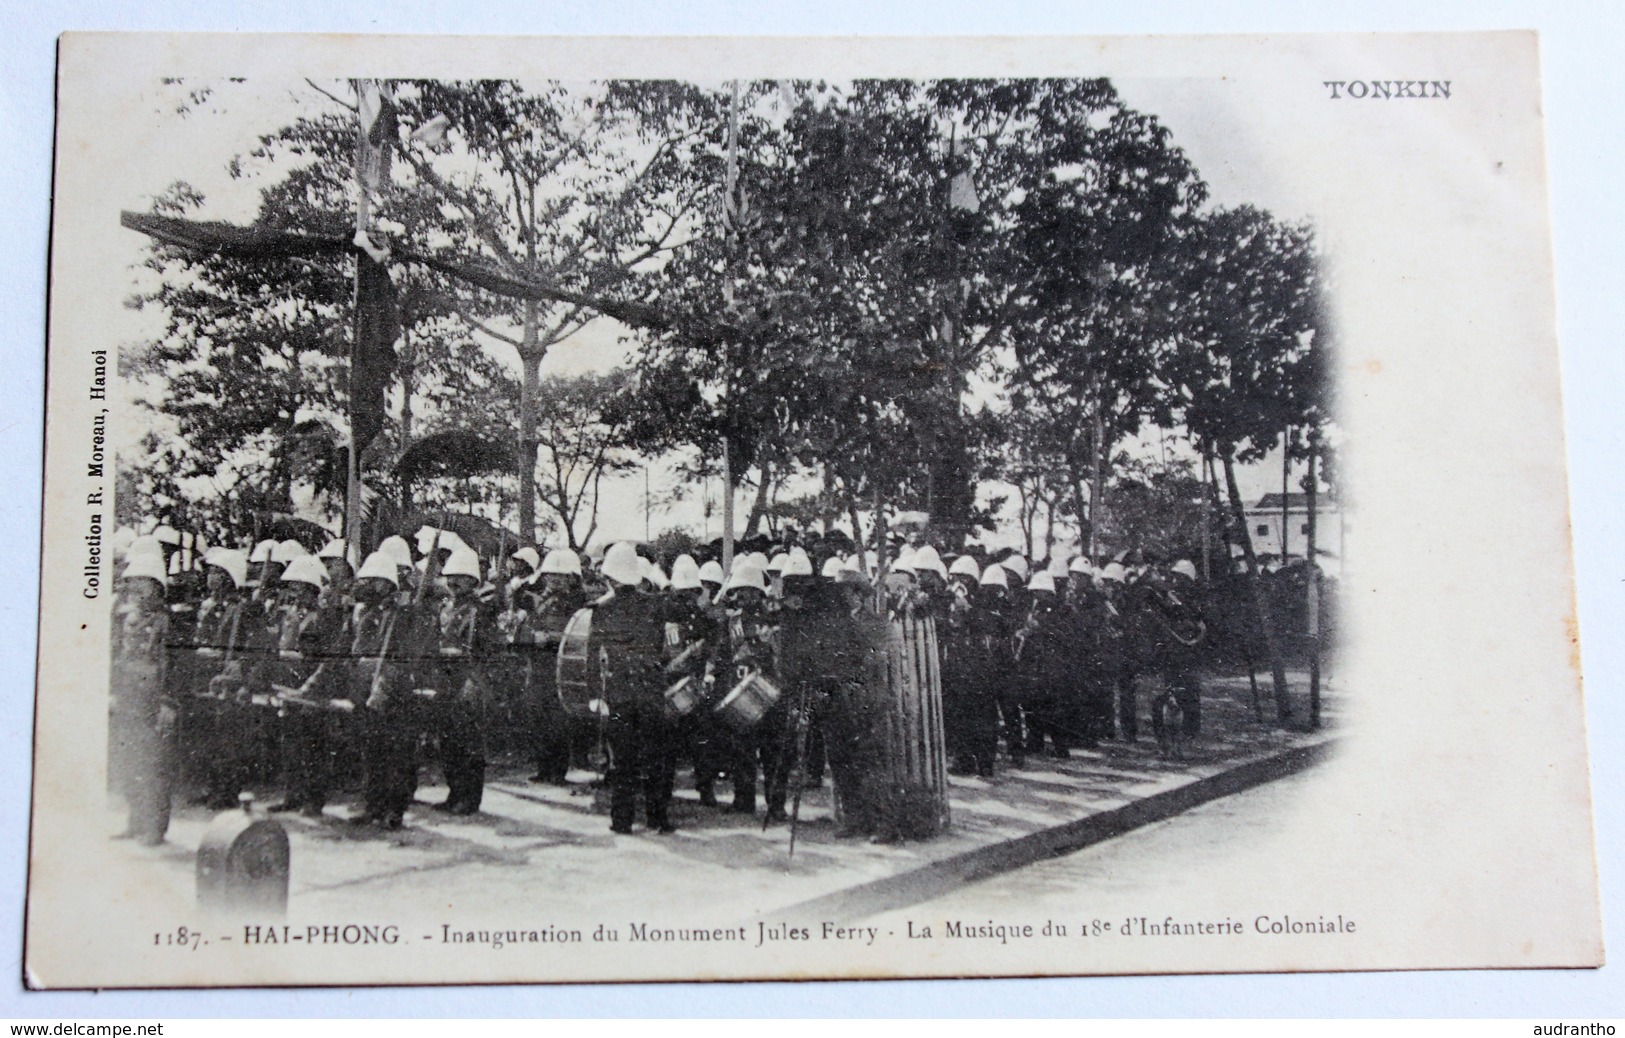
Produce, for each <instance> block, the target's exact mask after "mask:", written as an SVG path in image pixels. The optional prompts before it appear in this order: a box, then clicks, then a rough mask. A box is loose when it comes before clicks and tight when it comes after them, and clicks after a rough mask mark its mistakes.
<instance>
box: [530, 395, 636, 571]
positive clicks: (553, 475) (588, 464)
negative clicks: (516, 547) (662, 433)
mask: <svg viewBox="0 0 1625 1038" xmlns="http://www.w3.org/2000/svg"><path fill="white" fill-rule="evenodd" d="M630 385H631V375H630V373H629V372H626V371H624V370H618V371H613V372H611V373H609V374H606V375H580V376H577V377H574V378H546V379H542V380H541V381H540V382H539V383H538V384H537V387H536V394H535V399H534V402H533V403H532V405H531V406H532V407H533V408H534V409H535V413H534V415H533V418H534V420H535V422H536V440H537V443H538V444H539V445H540V447H541V451H540V455H539V457H538V458H537V461H536V468H537V472H538V474H539V476H538V479H537V489H538V491H539V492H540V497H541V502H542V505H543V507H544V508H546V509H547V510H548V511H549V512H551V513H552V515H553V516H554V517H555V518H556V519H557V522H558V528H559V529H560V531H562V533H563V534H564V537H565V539H566V540H567V541H568V542H569V545H570V547H571V549H573V550H575V551H581V550H582V549H584V548H585V547H586V546H587V544H588V543H589V542H590V541H591V540H592V538H593V535H594V534H595V533H597V532H598V506H599V489H600V488H601V487H602V485H603V481H604V477H605V476H607V475H613V474H615V473H617V472H624V471H627V470H629V469H632V468H635V467H636V463H635V461H634V460H633V459H632V458H631V457H630V456H629V454H628V453H627V450H626V447H627V440H626V424H627V415H628V413H629V409H628V407H627V405H626V396H627V393H628V390H629V387H630ZM521 462H523V459H521Z"/></svg>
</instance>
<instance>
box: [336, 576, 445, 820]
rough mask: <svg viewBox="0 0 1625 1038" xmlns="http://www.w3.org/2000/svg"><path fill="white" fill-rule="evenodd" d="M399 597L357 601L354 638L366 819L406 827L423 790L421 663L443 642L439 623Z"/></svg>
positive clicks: (352, 692) (352, 689)
mask: <svg viewBox="0 0 1625 1038" xmlns="http://www.w3.org/2000/svg"><path fill="white" fill-rule="evenodd" d="M422 615H423V614H422V611H421V610H420V609H419V608H418V607H417V606H415V605H412V604H407V605H401V604H400V603H399V602H398V600H397V599H395V598H394V597H391V598H389V599H386V600H385V601H383V602H381V603H362V604H358V605H357V606H356V607H355V611H354V613H352V615H351V622H350V626H349V629H348V631H347V632H346V633H347V635H348V637H349V641H350V659H349V681H348V682H347V685H348V691H349V699H350V701H351V702H353V703H356V704H358V705H359V706H360V707H362V710H361V711H360V712H359V716H360V717H361V720H362V728H363V736H362V738H363V741H364V750H363V754H364V757H365V762H366V785H365V791H364V794H363V800H364V813H363V815H362V816H361V820H365V821H373V822H377V823H379V824H381V825H383V826H385V827H386V828H391V829H398V828H400V826H401V824H402V820H403V818H404V817H405V815H406V809H407V807H409V806H410V805H411V803H412V795H413V793H415V792H416V791H417V760H416V751H417V738H418V730H419V713H420V712H419V710H418V707H417V702H416V696H414V695H413V689H414V688H416V687H417V686H416V682H415V678H416V674H415V672H414V665H415V663H416V662H417V659H418V655H419V654H420V653H422V652H427V653H430V654H432V653H434V652H435V651H436V649H437V648H438V642H439V637H438V632H437V631H436V630H435V625H434V621H433V619H432V618H429V620H428V623H427V624H425V623H423V622H422V619H421V618H422Z"/></svg>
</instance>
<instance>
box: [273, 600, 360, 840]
mask: <svg viewBox="0 0 1625 1038" xmlns="http://www.w3.org/2000/svg"><path fill="white" fill-rule="evenodd" d="M273 619H274V627H273V630H274V632H275V640H274V641H273V642H272V644H271V645H270V647H269V651H267V652H266V653H265V654H264V659H263V661H262V662H261V664H260V665H259V666H258V667H256V668H255V673H254V678H253V682H252V684H251V686H250V687H251V688H252V689H253V691H254V693H255V694H256V695H258V696H264V697H266V698H267V699H269V698H270V697H272V696H282V695H285V694H286V693H288V692H293V693H296V698H297V699H298V700H303V701H304V702H294V701H287V700H285V701H284V702H283V703H282V705H281V707H280V715H281V716H280V718H279V720H280V722H281V724H280V728H281V734H282V761H283V768H284V772H285V774H286V782H287V796H286V797H285V798H284V799H283V801H282V803H280V804H278V805H276V806H275V807H273V808H272V810H284V811H304V812H305V813H307V814H309V815H313V816H314V815H319V814H321V813H322V808H324V807H326V806H327V801H328V798H329V797H330V796H331V795H332V788H333V776H334V772H335V770H336V764H337V760H338V748H339V746H340V745H341V744H342V741H343V737H344V732H343V729H342V728H341V727H340V726H341V725H342V723H343V722H342V721H341V720H340V719H339V715H338V714H337V713H336V712H335V711H333V710H332V709H330V708H329V706H328V701H329V700H330V699H331V698H333V690H335V689H338V690H339V691H342V689H339V683H338V682H336V680H335V679H334V678H332V677H329V675H330V674H331V673H332V670H333V668H332V667H331V666H327V667H324V666H323V664H324V663H327V662H328V661H329V659H330V657H332V656H334V655H335V654H336V653H338V652H339V651H340V649H341V648H343V646H344V642H343V638H344V621H343V614H342V613H340V612H338V611H337V610H335V609H331V608H323V607H321V606H320V605H314V606H307V605H303V604H300V603H297V602H285V603H283V605H282V606H281V607H280V608H279V609H278V610H277V611H276V613H275V614H274V617H273ZM318 672H320V676H319V677H318Z"/></svg>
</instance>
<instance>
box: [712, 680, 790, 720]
mask: <svg viewBox="0 0 1625 1038" xmlns="http://www.w3.org/2000/svg"><path fill="white" fill-rule="evenodd" d="M781 695H783V693H782V692H780V691H779V686H777V685H775V684H774V683H773V682H771V681H769V680H768V679H767V678H765V677H763V676H762V674H761V672H760V671H751V672H750V673H749V674H746V675H745V676H744V677H743V678H741V679H740V681H739V684H737V685H735V686H734V687H733V691H732V692H729V693H728V694H727V696H725V697H724V698H723V700H722V702H720V703H718V704H717V716H718V717H721V718H722V719H723V720H724V721H726V722H728V723H729V724H730V725H732V726H733V727H735V728H737V729H739V730H740V731H748V730H749V729H751V728H754V727H755V726H756V725H757V724H759V723H761V720H762V718H763V716H765V715H766V714H767V712H768V711H769V710H771V709H773V705H774V704H775V703H777V702H778V701H779V697H780V696H781Z"/></svg>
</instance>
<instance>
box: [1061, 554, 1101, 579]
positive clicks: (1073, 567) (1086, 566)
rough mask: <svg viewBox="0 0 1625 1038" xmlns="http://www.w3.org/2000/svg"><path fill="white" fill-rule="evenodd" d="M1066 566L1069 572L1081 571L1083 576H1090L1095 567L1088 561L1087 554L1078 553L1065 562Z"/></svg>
mask: <svg viewBox="0 0 1625 1038" xmlns="http://www.w3.org/2000/svg"><path fill="white" fill-rule="evenodd" d="M1066 568H1067V571H1068V572H1069V573H1082V574H1083V575H1085V576H1090V575H1092V574H1093V573H1094V572H1095V567H1094V565H1093V564H1092V563H1090V561H1089V557H1088V556H1087V555H1079V556H1078V557H1077V558H1075V559H1073V560H1072V561H1071V562H1069V563H1067V566H1066Z"/></svg>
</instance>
